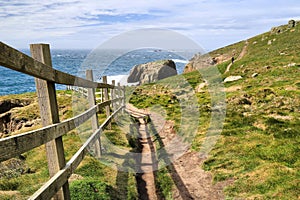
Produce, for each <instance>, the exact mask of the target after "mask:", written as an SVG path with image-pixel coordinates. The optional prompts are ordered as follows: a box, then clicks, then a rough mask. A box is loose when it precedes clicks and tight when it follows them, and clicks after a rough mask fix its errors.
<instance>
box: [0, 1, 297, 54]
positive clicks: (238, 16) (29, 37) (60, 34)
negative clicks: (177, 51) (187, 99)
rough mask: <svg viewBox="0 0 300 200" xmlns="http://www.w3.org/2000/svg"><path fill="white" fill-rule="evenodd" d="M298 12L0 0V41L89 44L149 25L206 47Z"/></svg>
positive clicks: (280, 7) (249, 6) (273, 4)
mask: <svg viewBox="0 0 300 200" xmlns="http://www.w3.org/2000/svg"><path fill="white" fill-rule="evenodd" d="M299 11H300V3H299V0H272V1H270V0H172V1H169V0H168V1H167V0H136V1H124V0H59V1H58V0H47V1H45V0H40V1H36V0H22V1H20V0H0V40H1V41H2V42H4V43H6V44H8V45H10V46H13V47H14V48H17V49H24V48H25V49H26V48H27V49H28V48H29V44H32V43H49V44H50V45H51V48H54V49H94V48H97V47H98V46H99V45H101V44H103V43H105V42H106V41H108V40H111V38H114V37H117V36H118V35H120V34H121V35H122V34H124V33H126V32H128V31H134V30H139V29H147V28H153V29H166V30H171V31H174V32H176V33H178V34H181V35H183V36H185V37H187V38H189V39H191V40H193V41H195V42H196V43H197V44H198V45H199V46H201V48H203V49H205V50H207V51H210V50H214V49H217V48H220V47H223V46H226V45H229V44H232V43H235V42H238V41H241V40H244V39H247V38H249V37H252V36H255V35H257V34H260V33H263V32H266V31H269V30H270V29H271V28H272V27H274V26H279V25H282V24H287V23H288V21H289V20H290V19H295V20H300V12H299ZM150 38H151V36H150ZM170 42H172V43H176V42H177V43H178V46H180V45H182V44H180V42H178V41H173V40H172V41H170ZM120 46H123V47H124V48H126V44H120Z"/></svg>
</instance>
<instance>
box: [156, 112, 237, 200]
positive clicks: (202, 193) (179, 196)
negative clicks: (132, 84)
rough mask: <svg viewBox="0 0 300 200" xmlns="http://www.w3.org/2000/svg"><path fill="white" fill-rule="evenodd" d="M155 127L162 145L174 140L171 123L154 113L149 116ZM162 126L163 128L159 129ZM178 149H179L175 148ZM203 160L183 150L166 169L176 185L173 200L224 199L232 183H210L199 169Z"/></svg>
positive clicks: (209, 174)
mask: <svg viewBox="0 0 300 200" xmlns="http://www.w3.org/2000/svg"><path fill="white" fill-rule="evenodd" d="M150 117H151V120H152V122H153V123H154V124H156V125H155V126H157V127H160V131H159V135H160V137H161V138H162V142H163V143H164V144H166V145H167V144H169V143H170V141H171V140H173V139H174V138H175V135H176V133H175V131H174V129H173V126H174V123H173V122H172V121H164V123H162V122H163V120H162V119H161V117H160V116H159V115H157V114H155V113H151V114H150ZM162 124H163V127H161V126H162ZM177 148H178V149H179V148H180V147H179V146H177ZM204 161H205V158H200V155H199V153H198V152H194V151H190V150H189V149H186V148H185V151H184V154H183V155H182V156H180V157H179V158H177V159H176V160H175V161H174V162H172V163H171V164H170V165H169V166H168V167H167V168H168V170H169V173H170V175H171V177H172V179H173V181H174V183H175V185H176V188H174V190H173V198H174V200H186V199H195V200H198V199H204V200H206V199H208V200H214V199H218V200H219V199H225V197H224V193H223V189H224V187H225V186H227V185H229V184H230V183H231V182H232V181H224V182H219V183H217V184H213V183H212V175H211V173H209V172H206V171H204V170H203V169H202V168H201V165H202V163H203V162H204Z"/></svg>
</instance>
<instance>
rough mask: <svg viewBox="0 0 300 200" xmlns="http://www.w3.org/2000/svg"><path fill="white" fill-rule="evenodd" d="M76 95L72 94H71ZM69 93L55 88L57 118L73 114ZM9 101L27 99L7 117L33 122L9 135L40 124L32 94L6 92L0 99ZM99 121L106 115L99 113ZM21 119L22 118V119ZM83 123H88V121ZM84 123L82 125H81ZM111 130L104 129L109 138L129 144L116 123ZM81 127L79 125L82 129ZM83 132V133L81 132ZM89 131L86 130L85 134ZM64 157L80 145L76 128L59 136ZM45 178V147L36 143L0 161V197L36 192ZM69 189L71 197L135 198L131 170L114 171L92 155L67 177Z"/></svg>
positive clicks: (116, 143)
mask: <svg viewBox="0 0 300 200" xmlns="http://www.w3.org/2000/svg"><path fill="white" fill-rule="evenodd" d="M75 96H76V95H75ZM72 97H74V96H73V94H72V92H70V91H58V93H57V100H58V106H59V110H60V113H59V114H60V119H61V121H62V120H65V119H67V118H70V117H73V107H72ZM5 100H10V101H12V102H24V101H29V100H30V103H29V104H26V105H24V106H22V107H15V108H12V109H11V110H10V111H8V112H10V113H11V115H10V116H11V120H12V121H14V122H18V123H23V122H24V124H25V122H30V121H35V123H33V124H32V126H31V127H26V126H24V124H23V126H22V128H20V129H18V130H16V131H15V132H12V133H10V134H9V135H14V134H20V133H23V132H26V131H29V130H34V129H37V128H39V127H41V124H40V122H39V120H38V119H39V118H40V116H39V109H38V103H37V99H36V94H35V93H26V94H20V95H8V96H2V97H0V101H5ZM98 117H99V121H100V123H101V122H103V121H104V119H105V118H106V115H105V114H104V113H102V114H99V115H98ZM22 120H23V121H22ZM87 123H90V122H89V121H88V122H87ZM83 126H85V125H83ZM112 127H113V129H112V130H107V131H104V132H103V134H105V135H106V136H107V137H108V138H109V139H110V141H111V142H112V143H113V144H115V145H117V146H122V147H123V148H128V149H129V150H130V149H131V147H130V146H129V144H128V141H127V139H126V137H125V135H124V133H123V132H121V130H119V128H118V127H119V126H117V125H116V124H113V125H112ZM84 129H85V128H84V127H83V129H81V130H84ZM81 134H86V133H81ZM89 134H90V133H89ZM63 142H64V149H65V156H66V160H67V161H68V160H69V159H70V158H71V157H72V156H73V155H74V154H75V153H76V151H77V150H79V148H80V147H81V146H82V144H83V141H82V138H81V137H79V134H78V129H75V130H73V131H71V132H69V133H68V134H67V135H65V136H64V137H63ZM48 179H49V172H48V168H47V159H46V152H45V147H44V146H40V147H38V148H35V149H33V150H31V151H29V152H26V153H24V154H22V156H20V157H18V158H13V159H10V160H7V161H4V162H2V163H0V199H1V200H2V199H3V200H4V199H5V200H6V199H7V200H8V199H17V200H19V199H27V198H28V197H29V196H30V195H32V194H33V193H34V192H35V191H37V190H38V189H39V188H40V187H41V186H42V185H43V184H44V183H45V182H46V181H47V180H48ZM69 182H70V190H71V198H72V199H75V200H76V199H78V200H81V199H136V197H137V190H136V187H135V185H136V183H135V177H134V176H133V174H132V173H127V172H122V171H117V170H115V169H113V168H111V167H109V166H107V165H105V164H103V163H101V162H99V161H98V160H97V159H96V158H94V157H93V156H90V155H87V156H86V157H85V158H84V160H83V162H82V163H81V164H80V165H79V167H78V168H77V170H76V171H75V174H74V175H72V176H71V178H70V181H69Z"/></svg>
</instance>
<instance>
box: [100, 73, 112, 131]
mask: <svg viewBox="0 0 300 200" xmlns="http://www.w3.org/2000/svg"><path fill="white" fill-rule="evenodd" d="M102 79H103V83H107V76H103V77H102ZM103 89H104V101H108V88H103ZM105 110H106V117H109V116H110V106H109V105H107V106H106V107H105ZM108 129H109V130H111V123H109V124H108Z"/></svg>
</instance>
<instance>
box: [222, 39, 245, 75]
mask: <svg viewBox="0 0 300 200" xmlns="http://www.w3.org/2000/svg"><path fill="white" fill-rule="evenodd" d="M248 44H249V42H248V40H246V42H245V46H244V47H243V49H242V51H241V53H240V54H239V56H238V57H237V58H236V59H235V60H240V59H242V58H243V57H244V55H245V54H246V53H247V48H248ZM231 66H232V62H231V63H229V65H228V66H227V68H226V71H225V72H229V70H230V68H231Z"/></svg>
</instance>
